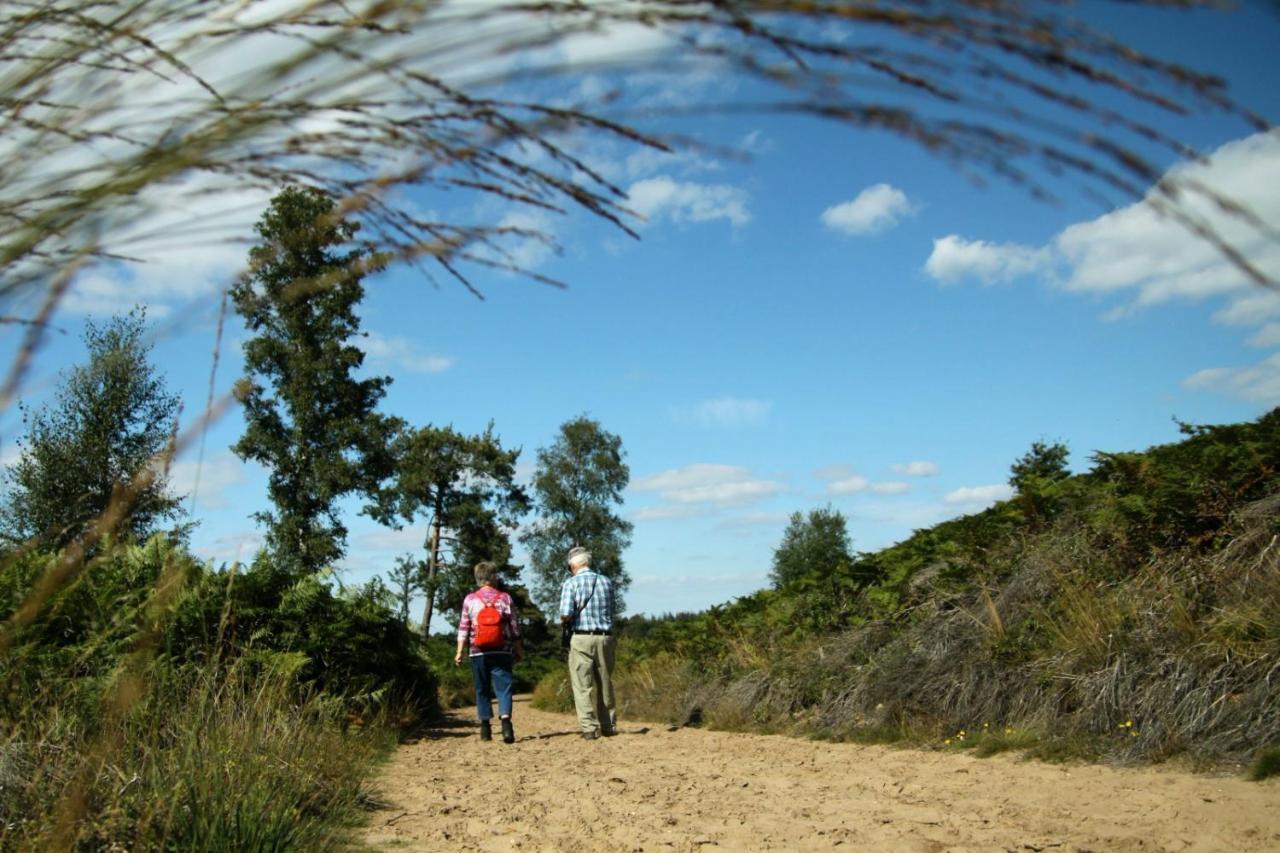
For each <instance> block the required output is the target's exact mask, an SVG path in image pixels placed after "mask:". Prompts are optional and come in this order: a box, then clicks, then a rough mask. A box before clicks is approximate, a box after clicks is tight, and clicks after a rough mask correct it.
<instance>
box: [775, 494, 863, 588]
mask: <svg viewBox="0 0 1280 853" xmlns="http://www.w3.org/2000/svg"><path fill="white" fill-rule="evenodd" d="M852 563H853V553H852V552H851V551H850V542H849V531H848V529H847V528H846V526H845V518H844V516H843V515H842V514H841V513H840V512H839V511H838V510H836V509H834V508H833V507H830V506H827V507H825V508H822V509H815V510H812V511H811V512H810V513H809V515H808V516H807V517H806V516H804V515H802V514H801V513H798V512H795V513H792V514H791V519H790V521H788V522H787V529H786V530H784V531H783V532H782V542H781V543H780V544H779V545H778V547H777V549H776V550H774V552H773V570H772V571H771V572H770V579H771V580H772V581H773V585H774V586H775V587H777V588H779V589H781V588H782V587H784V586H788V585H791V584H794V583H795V582H797V581H799V580H801V579H804V578H819V577H823V576H833V575H840V574H845V573H847V572H848V570H849V567H850V565H852Z"/></svg>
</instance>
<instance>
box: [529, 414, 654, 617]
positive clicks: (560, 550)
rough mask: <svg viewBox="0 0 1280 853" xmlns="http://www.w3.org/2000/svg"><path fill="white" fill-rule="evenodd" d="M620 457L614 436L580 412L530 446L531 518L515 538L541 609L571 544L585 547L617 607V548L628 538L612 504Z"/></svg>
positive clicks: (555, 594)
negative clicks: (609, 583) (549, 439)
mask: <svg viewBox="0 0 1280 853" xmlns="http://www.w3.org/2000/svg"><path fill="white" fill-rule="evenodd" d="M625 457H626V454H625V452H624V451H623V449H622V439H621V438H619V437H618V436H617V435H615V434H613V433H611V432H609V431H608V430H606V429H604V428H603V427H602V426H601V425H600V423H599V422H598V421H595V420H592V419H591V418H589V417H587V416H586V415H580V416H578V417H576V418H573V419H572V420H569V421H565V422H564V423H563V424H561V425H560V434H559V435H558V436H556V440H555V441H554V442H553V443H552V444H551V446H550V447H544V448H542V449H540V450H539V451H538V464H537V469H536V471H535V473H534V476H533V491H534V499H535V503H536V512H537V516H538V518H537V520H536V521H535V523H534V524H533V526H532V527H531V528H530V529H529V531H528V532H527V533H525V535H524V536H523V537H521V540H520V541H521V542H522V543H524V545H525V547H526V548H528V549H529V559H530V565H531V567H532V569H533V574H534V600H535V601H537V603H538V606H539V607H541V608H542V609H543V610H544V611H545V612H547V613H554V612H556V608H557V607H558V602H559V595H560V584H561V582H562V581H563V580H564V578H565V555H566V554H567V553H568V552H569V549H570V548H572V547H574V546H575V545H581V546H583V547H584V548H586V549H587V550H589V551H590V552H591V554H592V561H591V565H592V568H593V569H594V570H595V571H597V572H600V573H601V574H603V575H605V576H607V577H609V578H611V579H612V580H613V585H614V593H615V595H616V596H617V599H618V600H617V602H616V604H617V605H618V607H617V612H621V607H620V605H621V601H622V598H621V596H622V593H623V592H625V591H626V589H627V587H628V586H629V585H630V584H631V578H630V576H629V575H628V574H627V572H626V569H625V568H624V566H623V562H622V552H623V551H624V550H626V547H627V546H628V545H630V544H631V528H632V525H631V522H629V521H627V520H626V519H624V518H622V517H621V516H619V515H618V514H617V513H616V512H615V511H614V507H615V506H616V505H620V504H621V503H622V492H623V490H624V489H626V487H627V483H628V482H630V480H631V469H630V468H628V467H627V464H626V462H625V461H624V459H625Z"/></svg>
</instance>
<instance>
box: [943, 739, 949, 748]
mask: <svg viewBox="0 0 1280 853" xmlns="http://www.w3.org/2000/svg"><path fill="white" fill-rule="evenodd" d="M943 743H945V744H946V745H947V746H951V738H947V739H946V740H944V741H943Z"/></svg>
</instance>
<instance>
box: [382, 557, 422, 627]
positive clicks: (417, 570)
mask: <svg viewBox="0 0 1280 853" xmlns="http://www.w3.org/2000/svg"><path fill="white" fill-rule="evenodd" d="M425 573H426V566H425V565H423V563H422V561H421V560H417V559H414V556H413V555H412V554H403V555H401V556H399V557H397V558H396V564H395V565H394V566H393V567H392V568H391V571H389V572H387V582H388V584H389V585H390V587H391V594H392V596H393V597H394V598H395V601H396V605H397V608H398V611H397V612H399V614H400V623H401V624H402V625H404V626H405V627H406V628H407V627H409V606H410V605H411V604H413V597H414V596H415V595H417V594H418V593H420V592H422V591H423V589H425V587H424V586H423V583H422V579H423V575H424V574H425Z"/></svg>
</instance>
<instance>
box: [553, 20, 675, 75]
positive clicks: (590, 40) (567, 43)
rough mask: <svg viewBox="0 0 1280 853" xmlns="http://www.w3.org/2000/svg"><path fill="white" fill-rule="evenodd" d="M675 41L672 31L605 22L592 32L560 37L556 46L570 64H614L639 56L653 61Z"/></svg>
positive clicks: (635, 24) (638, 58) (638, 57)
mask: <svg viewBox="0 0 1280 853" xmlns="http://www.w3.org/2000/svg"><path fill="white" fill-rule="evenodd" d="M675 43H676V41H675V38H674V34H673V33H671V32H668V31H663V30H659V29H657V28H655V27H648V26H645V25H644V24H638V23H630V22H619V23H612V24H606V25H604V26H603V27H600V28H598V29H596V30H594V31H592V32H584V33H578V34H576V35H571V36H568V37H566V38H563V39H561V40H560V41H559V43H558V45H557V46H558V48H559V49H560V50H561V51H562V52H563V55H564V57H565V60H566V61H567V62H568V63H569V64H570V65H579V66H582V65H599V64H604V63H608V64H610V65H617V64H619V63H626V62H628V61H636V60H640V59H644V60H648V61H652V60H654V59H655V58H656V57H657V56H658V55H660V54H662V53H663V52H665V51H667V50H669V49H670V48H671V47H672V46H673V45H674V44H675Z"/></svg>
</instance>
